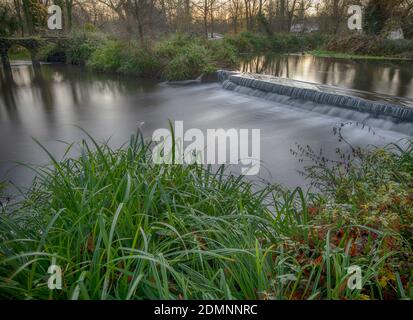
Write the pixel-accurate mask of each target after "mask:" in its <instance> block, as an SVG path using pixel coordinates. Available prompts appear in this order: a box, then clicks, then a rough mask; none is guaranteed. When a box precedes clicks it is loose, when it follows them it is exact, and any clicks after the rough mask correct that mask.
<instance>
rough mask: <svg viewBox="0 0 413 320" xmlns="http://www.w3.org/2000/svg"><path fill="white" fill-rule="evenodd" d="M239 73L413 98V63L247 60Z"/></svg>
mask: <svg viewBox="0 0 413 320" xmlns="http://www.w3.org/2000/svg"><path fill="white" fill-rule="evenodd" d="M240 70H241V71H243V72H253V73H263V74H270V75H274V76H277V77H284V78H291V79H295V80H301V81H308V82H315V83H321V84H326V85H333V86H338V87H345V88H349V89H356V90H362V91H368V92H376V93H380V94H387V95H392V96H398V97H404V98H413V62H412V61H405V62H397V63H396V62H390V61H389V62H383V61H380V62H377V61H371V60H342V59H333V58H318V57H314V56H312V55H282V56H269V57H268V56H267V57H265V56H259V57H245V59H243V62H242V63H241V66H240Z"/></svg>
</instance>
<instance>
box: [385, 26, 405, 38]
mask: <svg viewBox="0 0 413 320" xmlns="http://www.w3.org/2000/svg"><path fill="white" fill-rule="evenodd" d="M387 39H390V40H400V39H404V32H403V29H402V28H399V29H396V30H393V31H391V32H390V33H389V35H388V36H387Z"/></svg>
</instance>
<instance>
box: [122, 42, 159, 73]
mask: <svg viewBox="0 0 413 320" xmlns="http://www.w3.org/2000/svg"><path fill="white" fill-rule="evenodd" d="M159 69H160V62H159V59H158V57H157V55H156V53H155V52H153V51H152V50H151V49H149V48H145V49H142V48H139V47H137V46H135V45H129V46H128V47H127V48H126V49H124V51H123V53H122V57H121V66H120V67H119V68H118V69H117V71H119V72H121V73H125V74H129V75H136V76H139V77H154V76H156V75H157V74H158V72H159Z"/></svg>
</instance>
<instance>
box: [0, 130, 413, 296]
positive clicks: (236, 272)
mask: <svg viewBox="0 0 413 320" xmlns="http://www.w3.org/2000/svg"><path fill="white" fill-rule="evenodd" d="M341 133H342V131H341V128H338V130H337V135H338V137H339V139H345V137H343V136H342V135H341ZM92 146H93V148H96V151H92V149H93V148H92ZM78 147H79V148H80V149H81V150H83V152H82V156H81V157H80V158H70V157H67V158H66V159H64V160H62V161H57V160H55V159H54V158H52V157H51V163H52V166H51V167H49V168H48V169H47V168H45V167H42V168H37V169H36V170H38V171H37V172H38V174H37V178H36V182H35V183H34V184H33V185H32V187H31V188H30V189H29V190H28V191H27V192H25V197H24V200H22V201H21V202H18V203H16V204H14V205H9V206H2V214H1V215H0V220H1V223H0V238H1V239H2V241H1V242H0V256H1V261H0V296H1V297H2V298H3V299H12V298H13V299H20V298H25V299H28V298H30V299H142V298H143V299H361V300H368V299H406V298H413V286H412V284H413V279H412V274H411V270H412V263H413V254H412V239H413V237H412V231H413V230H412V221H413V211H412V208H413V206H412V203H413V185H412V183H411V182H412V181H413V166H412V163H413V142H412V141H410V142H407V143H406V144H405V145H403V146H400V147H398V146H389V147H387V148H385V149H376V148H370V149H367V150H361V149H358V148H354V149H353V151H352V153H351V154H342V157H341V159H342V160H340V161H339V162H329V160H328V159H325V158H324V157H322V155H321V156H320V155H319V154H318V153H314V152H313V151H312V150H311V148H310V147H301V146H297V148H296V150H293V151H292V154H293V155H294V156H296V157H297V158H298V159H303V160H304V161H307V160H310V161H311V162H310V163H311V165H309V166H308V167H307V170H306V175H307V177H308V178H309V179H311V180H312V182H313V184H314V185H315V186H317V187H318V188H319V190H320V191H321V193H317V194H312V193H305V192H303V191H302V190H301V189H296V190H285V189H283V188H281V187H278V186H274V185H254V183H253V182H250V181H247V180H245V179H243V178H238V177H236V176H233V175H230V174H226V173H225V172H224V171H221V170H220V171H218V172H212V171H211V170H210V169H206V168H203V167H200V166H196V165H189V166H183V165H171V166H159V165H155V164H153V162H152V160H151V150H150V148H149V147H148V145H147V144H146V143H145V142H143V140H142V139H141V137H140V136H139V135H138V136H135V137H133V138H132V139H131V140H130V143H129V146H127V147H125V148H124V149H116V150H112V149H111V148H110V147H109V146H108V145H106V144H99V143H97V142H95V141H94V140H93V139H91V140H90V141H89V142H83V143H82V144H81V145H79V146H78ZM45 151H46V152H47V150H45ZM257 188H258V190H260V191H258V192H257ZM205 199H208V201H205ZM16 239H26V241H22V240H19V241H16ZM51 261H53V263H54V264H57V265H59V266H60V267H61V269H62V270H63V280H62V281H63V282H62V290H54V291H51V290H49V289H48V287H47V282H46V281H44V279H45V275H46V274H47V269H48V267H49V265H50V263H51ZM350 266H357V267H360V270H361V272H362V273H361V285H362V289H355V290H352V289H350V288H349V287H348V286H347V282H348V280H349V275H348V268H349V267H350Z"/></svg>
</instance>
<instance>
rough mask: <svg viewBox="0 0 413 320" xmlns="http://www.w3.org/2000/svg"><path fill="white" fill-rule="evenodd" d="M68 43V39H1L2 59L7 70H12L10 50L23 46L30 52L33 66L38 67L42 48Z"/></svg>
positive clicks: (0, 53) (0, 50)
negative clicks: (39, 52) (38, 56)
mask: <svg viewBox="0 0 413 320" xmlns="http://www.w3.org/2000/svg"><path fill="white" fill-rule="evenodd" d="M66 41H67V38H66V37H24V38H23V37H22V38H17V37H15V38H14V37H13V38H11V37H10V38H7V37H0V57H1V60H2V63H3V67H4V68H5V69H9V68H10V59H9V55H8V54H9V50H10V48H11V47H13V46H16V45H17V46H22V47H24V48H26V49H27V50H28V51H29V52H30V56H31V60H32V63H33V66H38V65H39V61H38V60H37V53H38V50H39V49H40V47H42V46H44V45H46V44H48V43H57V44H64V43H65V42H66Z"/></svg>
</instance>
